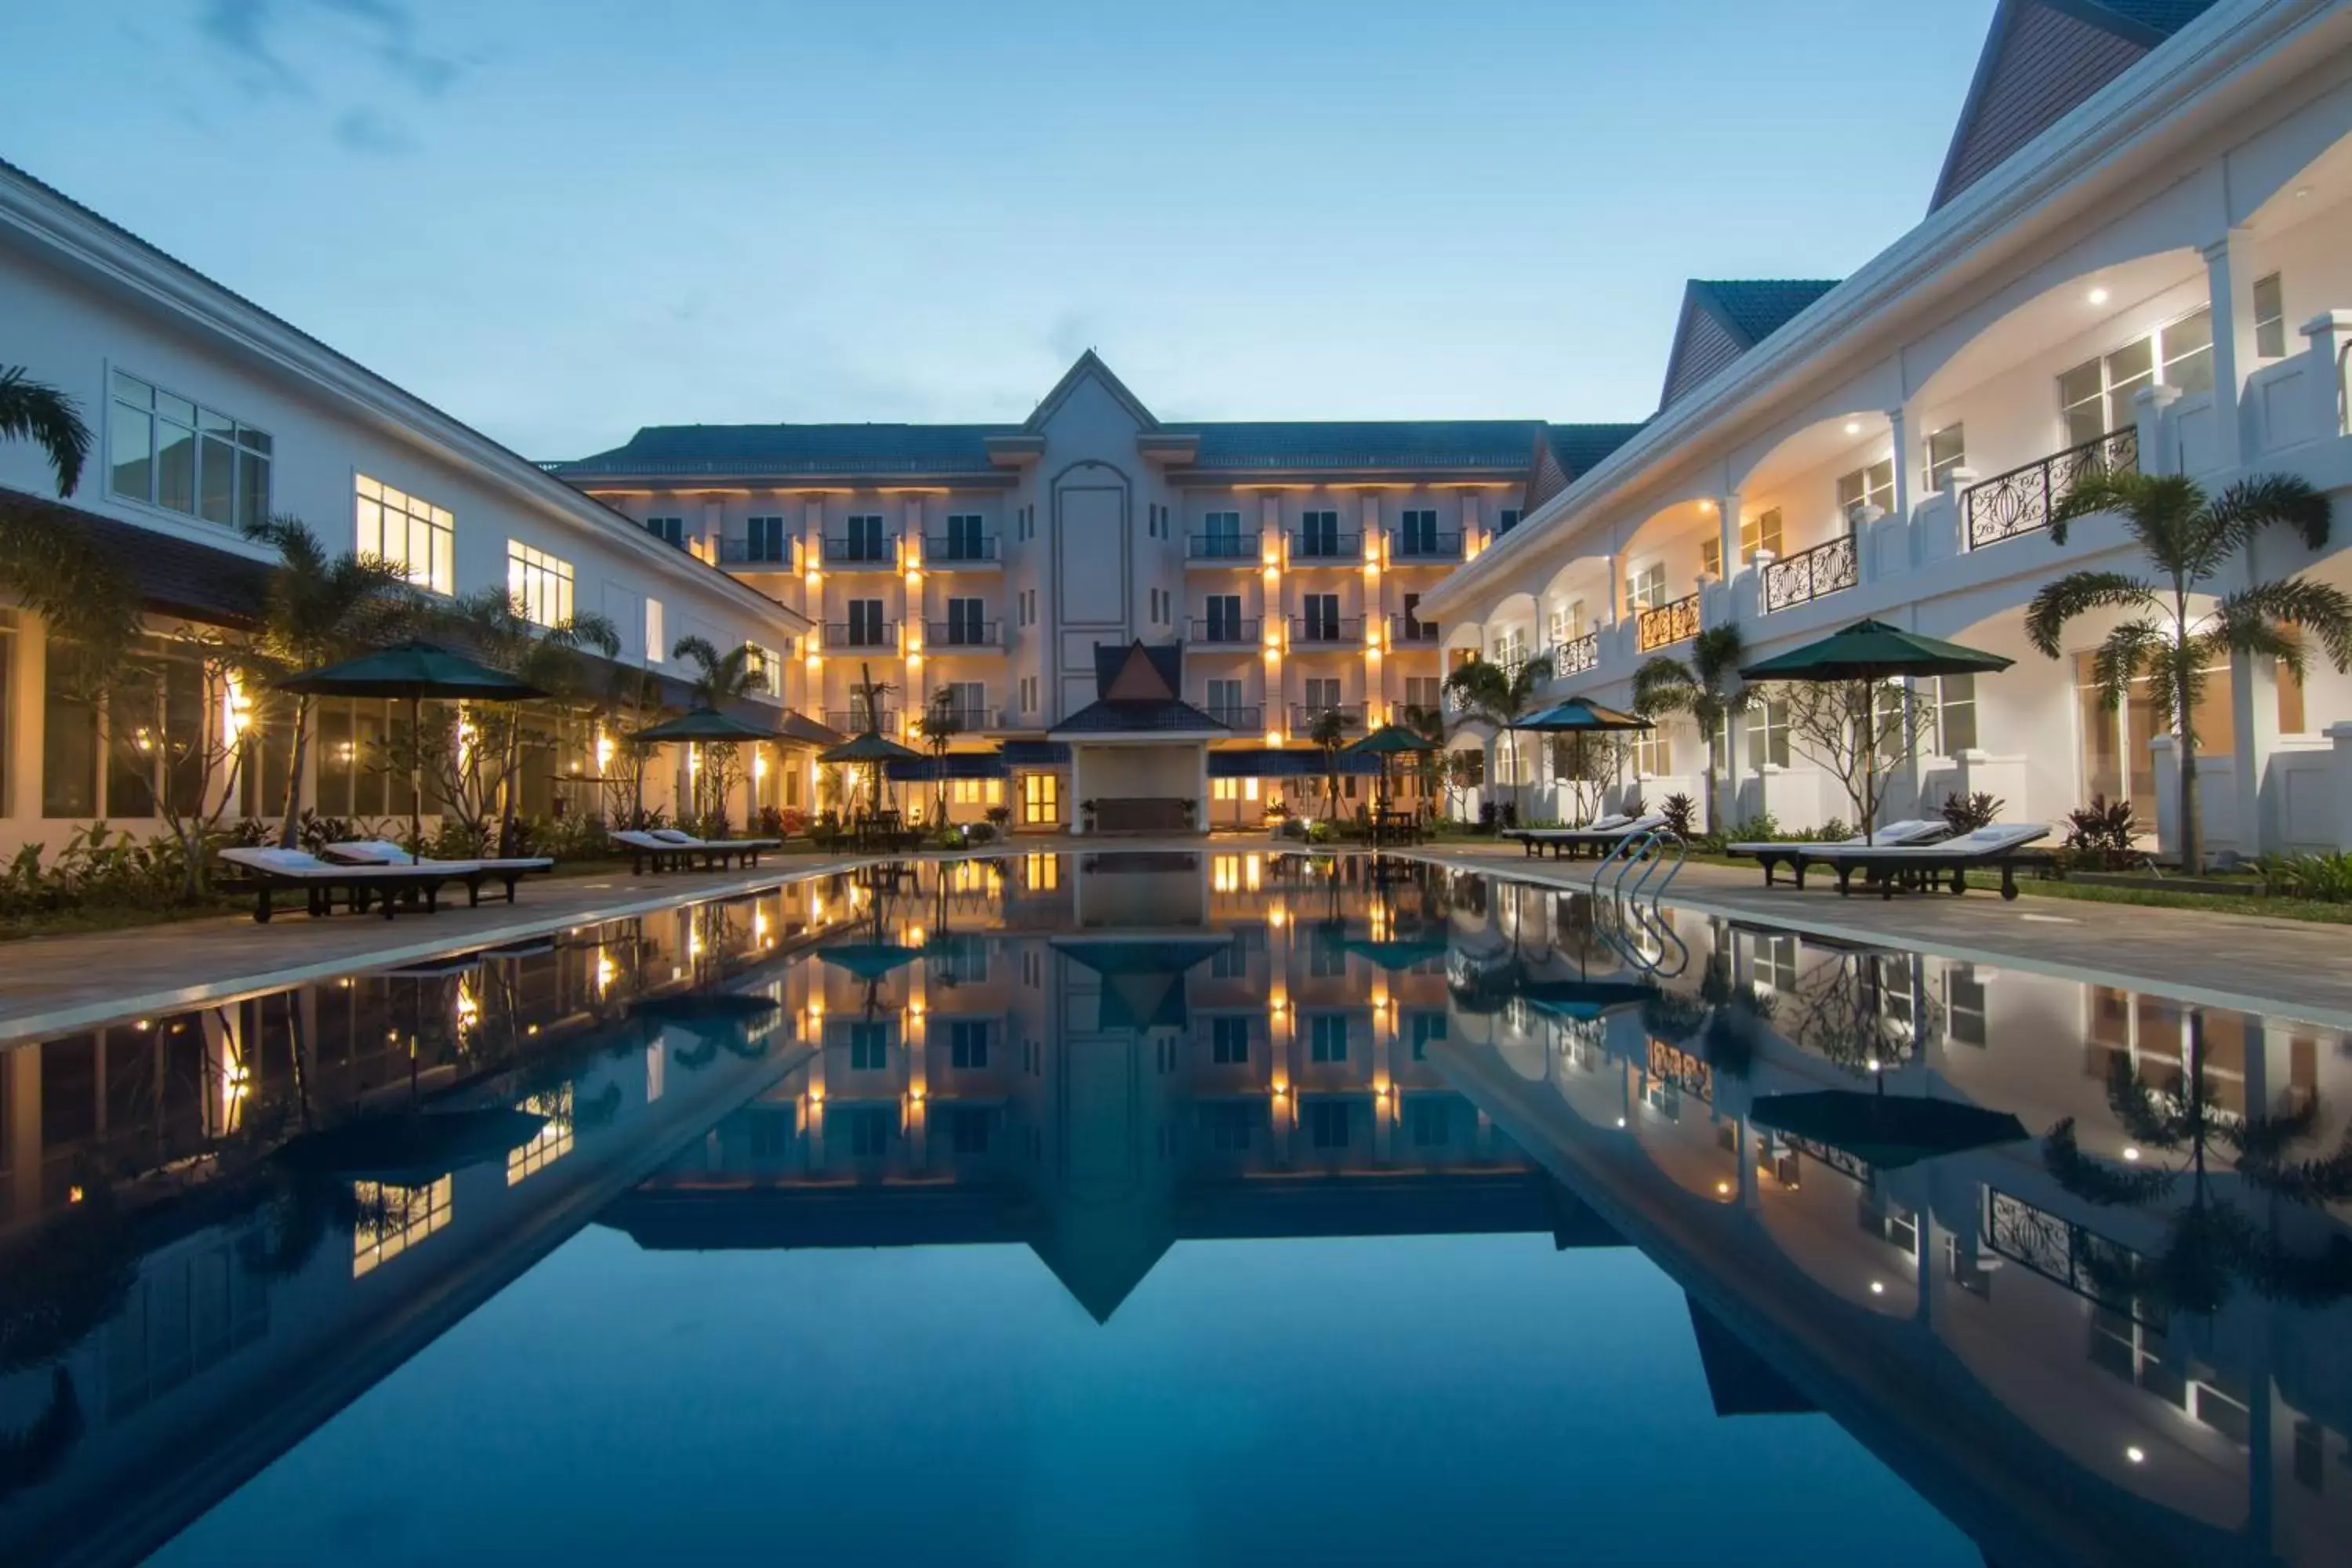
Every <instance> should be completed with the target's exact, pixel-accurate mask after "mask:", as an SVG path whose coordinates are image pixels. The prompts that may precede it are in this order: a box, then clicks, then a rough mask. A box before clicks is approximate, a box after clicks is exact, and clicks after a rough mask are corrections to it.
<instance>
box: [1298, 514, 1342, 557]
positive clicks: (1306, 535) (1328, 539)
mask: <svg viewBox="0 0 2352 1568" xmlns="http://www.w3.org/2000/svg"><path fill="white" fill-rule="evenodd" d="M1298 553H1300V554H1301V555H1337V554H1339V513H1338V512H1336V511H1303V512H1300V513H1299V514H1298Z"/></svg>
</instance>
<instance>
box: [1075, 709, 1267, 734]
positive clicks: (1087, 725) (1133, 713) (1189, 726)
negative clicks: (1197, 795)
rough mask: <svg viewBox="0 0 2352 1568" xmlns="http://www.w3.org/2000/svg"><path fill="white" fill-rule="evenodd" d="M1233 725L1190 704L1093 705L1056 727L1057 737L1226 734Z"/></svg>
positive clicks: (1080, 710)
mask: <svg viewBox="0 0 2352 1568" xmlns="http://www.w3.org/2000/svg"><path fill="white" fill-rule="evenodd" d="M1228 728H1229V726H1227V725H1225V724H1223V723H1222V722H1220V721H1217V720H1214V719H1212V718H1210V717H1209V716H1208V715H1207V714H1206V713H1203V712H1202V711H1201V710H1199V709H1198V708H1195V707H1193V706H1192V704H1191V703H1190V702H1179V701H1166V702H1089V703H1087V705H1086V706H1085V707H1084V708H1081V709H1079V710H1077V711H1076V712H1075V713H1073V714H1071V715H1070V716H1069V717H1068V718H1066V719H1065V720H1063V721H1061V722H1060V723H1058V724H1056V725H1055V726H1054V729H1053V732H1054V733H1055V734H1056V735H1150V734H1191V733H1200V732H1205V733H1208V734H1223V733H1224V732H1225V731H1226V730H1227V729H1228Z"/></svg>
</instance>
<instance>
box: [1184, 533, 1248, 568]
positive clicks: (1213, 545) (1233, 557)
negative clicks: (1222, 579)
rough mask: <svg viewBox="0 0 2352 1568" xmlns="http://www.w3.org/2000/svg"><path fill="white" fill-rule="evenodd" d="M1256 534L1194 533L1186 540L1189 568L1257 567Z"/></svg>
mask: <svg viewBox="0 0 2352 1568" xmlns="http://www.w3.org/2000/svg"><path fill="white" fill-rule="evenodd" d="M1261 537H1262V536H1261V535H1259V534H1255V533H1192V534H1187V535H1186V536H1185V538H1184V562H1185V564H1186V565H1188V566H1255V565H1256V564H1257V563H1258V542H1259V540H1260V538H1261Z"/></svg>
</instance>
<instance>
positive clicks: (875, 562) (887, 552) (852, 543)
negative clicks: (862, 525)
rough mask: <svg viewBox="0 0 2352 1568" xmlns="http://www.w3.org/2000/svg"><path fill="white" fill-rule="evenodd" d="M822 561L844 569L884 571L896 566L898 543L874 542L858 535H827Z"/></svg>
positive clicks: (891, 540) (892, 541) (893, 541)
mask: <svg viewBox="0 0 2352 1568" xmlns="http://www.w3.org/2000/svg"><path fill="white" fill-rule="evenodd" d="M824 561H825V564H826V565H828V566H839V567H843V568H845V569H852V570H855V569H857V568H865V569H866V570H868V571H881V570H886V569H887V568H890V567H894V566H896V565H898V541H897V540H895V539H881V540H876V539H871V538H867V537H865V536H863V535H859V534H849V535H846V536H843V535H839V534H828V535H826V537H825V542H824Z"/></svg>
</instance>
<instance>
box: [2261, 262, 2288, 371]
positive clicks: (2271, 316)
mask: <svg viewBox="0 0 2352 1568" xmlns="http://www.w3.org/2000/svg"><path fill="white" fill-rule="evenodd" d="M2254 353H2256V354H2257V355H2259V356H2261V357H2262V358H2263V359H2284V358H2285V357H2286V285H2285V284H2284V282H2283V281H2281V279H2280V278H2279V275H2278V274H2277V273H2275V272H2273V273H2272V274H2271V275H2270V276H2269V277H2267V278H2257V279H2254Z"/></svg>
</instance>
